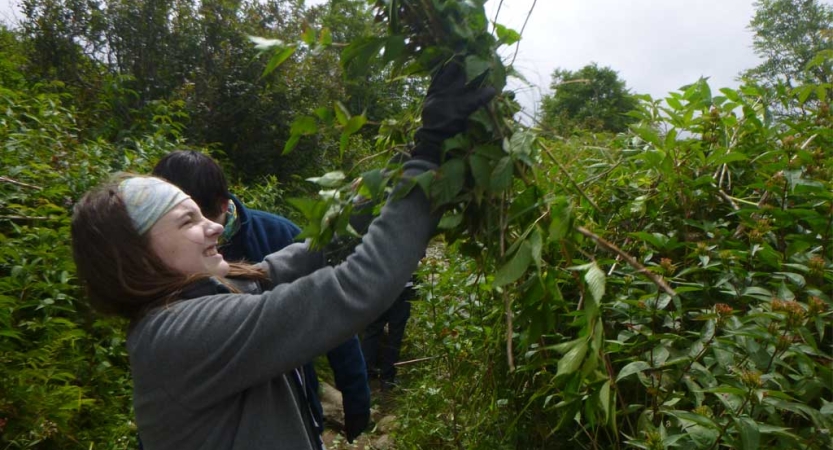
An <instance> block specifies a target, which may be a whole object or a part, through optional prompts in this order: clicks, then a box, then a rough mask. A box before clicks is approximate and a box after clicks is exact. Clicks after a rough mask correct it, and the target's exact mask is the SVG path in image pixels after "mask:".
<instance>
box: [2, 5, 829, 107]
mask: <svg viewBox="0 0 833 450" xmlns="http://www.w3.org/2000/svg"><path fill="white" fill-rule="evenodd" d="M830 1H833V0H825V3H829V2H830ZM321 2H323V0H307V4H308V5H311V4H316V3H321ZM15 3H17V0H0V19H9V18H13V17H14V13H13V12H9V10H10V7H9V5H10V4H15ZM499 3H500V1H499V0H489V1H488V3H487V4H486V7H487V10H488V11H489V15H490V17H491V18H494V15H495V12H496V10H497V8H498V4H499ZM532 4H533V0H504V1H503V5H502V7H501V11H500V15H499V16H498V22H500V23H502V24H504V25H506V26H509V27H511V28H514V29H515V30H517V31H520V30H521V28H522V26H523V23H524V19H525V18H526V16H527V13H528V12H529V10H530V8H531V6H532ZM753 12H754V9H753V0H538V1H537V4H536V6H535V9H534V11H533V14H532V16H531V17H530V19H529V23H528V24H527V27H526V29H525V30H524V33H523V39H522V41H521V44H520V51H519V53H518V57H517V60H516V61H515V66H516V67H517V68H518V69H519V70H520V71H521V72H522V73H523V74H524V75H525V76H526V78H527V79H528V80H529V81H530V82H531V83H533V84H534V85H535V87H533V88H523V92H519V99H520V100H521V102H522V104H523V105H524V107H525V108H526V109H527V110H528V111H529V112H530V113H531V112H533V111H534V107H535V105H536V104H537V100H538V99H539V98H540V96H541V95H542V94H546V93H547V92H548V89H549V82H550V74H551V73H552V71H553V70H554V69H555V68H558V67H560V68H564V69H569V70H577V69H580V68H581V67H583V66H584V65H586V64H589V63H591V62H596V63H598V64H599V65H600V66H608V67H611V68H613V69H614V70H616V71H617V72H619V75H620V78H622V79H623V80H625V82H626V83H627V85H628V87H629V88H630V89H631V90H632V91H633V92H637V93H647V94H651V95H652V96H654V97H655V98H656V97H663V96H665V95H666V94H667V93H668V92H669V91H673V90H676V89H677V88H679V87H681V86H683V85H686V84H689V83H692V82H694V81H696V80H697V79H698V78H699V77H701V76H705V77H709V79H710V84H711V86H712V88H713V89H717V88H720V87H727V86H730V87H735V86H737V84H738V83H737V81H736V77H737V75H738V73H739V72H740V71H742V70H744V69H748V68H751V67H754V66H755V65H757V63H758V58H757V57H756V56H755V54H754V53H753V51H752V34H751V33H750V32H749V30H748V29H747V26H748V25H749V20H750V19H751V18H752V15H753ZM511 50H512V51H514V48H513V49H511ZM509 55H511V52H509ZM516 87H517V86H516ZM518 89H519V90H520V89H521V88H520V87H518Z"/></svg>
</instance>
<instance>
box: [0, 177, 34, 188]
mask: <svg viewBox="0 0 833 450" xmlns="http://www.w3.org/2000/svg"><path fill="white" fill-rule="evenodd" d="M0 181H2V182H4V183H9V184H13V185H15V186H22V187H27V188H30V189H37V190H39V191H40V190H42V189H43V188H42V187H40V186H35V185H34V184H29V183H24V182H22V181H17V180H12V179H11V178H9V177H0Z"/></svg>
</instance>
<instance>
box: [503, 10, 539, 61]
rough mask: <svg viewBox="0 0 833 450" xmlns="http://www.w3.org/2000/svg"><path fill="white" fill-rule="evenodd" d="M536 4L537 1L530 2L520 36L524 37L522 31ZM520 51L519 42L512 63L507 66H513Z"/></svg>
mask: <svg viewBox="0 0 833 450" xmlns="http://www.w3.org/2000/svg"><path fill="white" fill-rule="evenodd" d="M536 3H538V0H532V6H531V7H530V8H529V12H528V13H526V19H525V20H524V25H523V26H522V27H521V36H523V35H524V30H526V24H527V23H529V18H530V17H532V11H534V10H535V4H536ZM520 49H521V41H518V44H517V45H516V46H515V54H514V55H513V56H512V62H510V63H509V65H510V66H511V65H513V64H515V59H516V58H517V57H518V51H519V50H520Z"/></svg>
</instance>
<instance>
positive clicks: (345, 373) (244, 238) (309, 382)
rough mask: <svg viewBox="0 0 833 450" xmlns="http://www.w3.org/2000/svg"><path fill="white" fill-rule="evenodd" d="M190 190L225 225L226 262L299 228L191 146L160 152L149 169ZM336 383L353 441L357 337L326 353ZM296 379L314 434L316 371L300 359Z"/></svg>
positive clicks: (362, 390) (360, 376)
mask: <svg viewBox="0 0 833 450" xmlns="http://www.w3.org/2000/svg"><path fill="white" fill-rule="evenodd" d="M153 175H154V176H156V177H160V178H164V179H165V180H167V181H169V182H171V183H172V184H174V185H176V186H177V187H179V188H180V189H182V191H183V192H185V193H186V194H188V195H190V196H191V198H192V199H194V201H195V202H196V203H197V205H198V206H199V207H200V210H201V211H202V213H203V215H204V216H205V217H207V218H208V219H209V220H212V221H214V222H217V223H220V224H223V225H224V229H223V234H222V235H221V236H220V242H219V251H220V253H222V255H223V257H224V258H225V259H226V260H228V261H240V260H245V261H249V262H256V261H263V259H264V258H265V257H266V256H267V255H269V254H270V253H274V252H277V251H279V250H281V249H282V248H284V247H286V246H287V245H289V244H291V243H293V242H294V240H295V236H297V235H298V233H300V232H301V230H300V229H299V228H298V227H297V226H296V225H295V224H294V223H292V222H291V221H289V220H287V219H285V218H284V217H281V216H278V215H276V214H270V213H267V212H265V211H258V210H253V209H252V210H250V209H247V208H246V207H245V206H244V205H243V203H242V202H241V201H240V200H239V199H238V198H237V197H235V196H233V195H232V194H231V193H229V191H228V184H227V182H226V177H225V174H224V173H223V169H222V168H221V167H220V165H219V164H217V162H216V161H214V160H213V159H211V157H209V156H207V155H204V154H202V153H199V152H195V151H183V150H180V151H175V152H171V153H169V154H167V155H165V156H164V157H163V158H162V159H160V160H159V162H158V163H157V164H156V166H155V167H154V168H153ZM327 360H328V362H329V363H330V367H331V368H332V370H333V376H334V378H335V384H336V388H337V389H338V390H339V391H340V392H341V394H342V405H343V409H344V432H345V436H346V437H347V440H348V441H349V442H352V441H353V440H354V439H355V438H356V437H358V435H359V434H361V433H362V432H363V431H364V430H365V428H367V425H368V423H369V421H370V387H369V385H368V378H367V368H366V365H365V361H364V357H363V356H362V349H361V344H360V342H359V338H358V337H357V336H355V335H354V336H352V337H350V339H348V340H347V341H345V342H343V343H341V344H340V345H338V346H337V347H335V348H333V349H331V350H330V351H328V352H327ZM302 375H303V377H302V379H301V384H302V385H303V387H304V393H305V396H306V399H307V401H308V403H309V409H310V413H311V414H312V421H313V425H314V426H315V428H316V429H317V430H318V433H319V434H320V433H322V432H323V431H324V410H323V408H322V406H321V402H320V400H319V398H318V376H317V374H316V373H315V367H314V366H313V364H312V363H311V362H308V363H307V364H304V366H303V372H302Z"/></svg>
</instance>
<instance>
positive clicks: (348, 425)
mask: <svg viewBox="0 0 833 450" xmlns="http://www.w3.org/2000/svg"><path fill="white" fill-rule="evenodd" d="M368 422H370V412H366V413H359V414H345V415H344V434H345V435H347V442H350V443H352V442H353V440H354V439H356V438H357V437H359V435H360V434H362V432H363V431H364V430H365V428H367V424H368Z"/></svg>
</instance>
